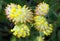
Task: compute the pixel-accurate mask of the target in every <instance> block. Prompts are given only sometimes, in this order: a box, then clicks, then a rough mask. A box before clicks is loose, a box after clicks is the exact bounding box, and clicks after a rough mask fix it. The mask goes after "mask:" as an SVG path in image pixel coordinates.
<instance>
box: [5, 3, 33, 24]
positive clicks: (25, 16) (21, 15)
mask: <svg viewBox="0 0 60 41" xmlns="http://www.w3.org/2000/svg"><path fill="white" fill-rule="evenodd" d="M5 12H6V15H7V16H8V18H9V19H11V20H12V21H13V22H15V23H18V22H21V23H25V22H30V20H32V17H33V15H32V12H31V10H30V9H28V7H26V5H24V6H23V7H22V6H20V5H15V4H10V5H8V6H7V7H6V9H5Z"/></svg>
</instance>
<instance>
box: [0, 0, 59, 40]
mask: <svg viewBox="0 0 60 41" xmlns="http://www.w3.org/2000/svg"><path fill="white" fill-rule="evenodd" d="M43 1H44V2H46V3H47V4H49V5H50V10H49V13H48V16H47V19H48V22H50V23H52V24H53V25H54V28H53V32H52V34H51V35H50V36H45V37H46V38H45V41H60V0H0V41H21V40H22V41H36V39H35V36H36V35H37V32H36V31H34V30H32V33H34V34H31V36H30V37H26V38H21V39H18V38H16V37H15V36H13V35H12V33H11V32H9V31H10V29H12V28H13V27H14V24H13V23H12V22H11V21H9V20H8V19H7V18H6V15H5V11H4V9H5V7H6V6H7V4H10V3H15V4H20V5H21V6H23V5H27V6H28V7H30V8H31V9H32V11H33V12H34V9H35V7H36V6H37V4H39V3H40V2H43ZM33 29H34V28H33Z"/></svg>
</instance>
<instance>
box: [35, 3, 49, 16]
mask: <svg viewBox="0 0 60 41" xmlns="http://www.w3.org/2000/svg"><path fill="white" fill-rule="evenodd" d="M48 11H49V5H48V4H47V3H44V2H42V3H40V4H38V6H37V7H36V10H35V14H36V15H40V16H45V15H46V14H47V13H48Z"/></svg>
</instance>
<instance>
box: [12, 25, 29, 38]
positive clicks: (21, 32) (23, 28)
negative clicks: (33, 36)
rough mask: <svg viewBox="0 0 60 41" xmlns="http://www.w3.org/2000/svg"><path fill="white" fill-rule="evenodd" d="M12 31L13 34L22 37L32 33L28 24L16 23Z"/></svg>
mask: <svg viewBox="0 0 60 41" xmlns="http://www.w3.org/2000/svg"><path fill="white" fill-rule="evenodd" d="M11 32H13V35H15V36H17V37H18V38H20V37H26V36H29V35H30V30H29V28H28V26H27V25H25V24H22V25H15V26H14V28H13V29H11Z"/></svg>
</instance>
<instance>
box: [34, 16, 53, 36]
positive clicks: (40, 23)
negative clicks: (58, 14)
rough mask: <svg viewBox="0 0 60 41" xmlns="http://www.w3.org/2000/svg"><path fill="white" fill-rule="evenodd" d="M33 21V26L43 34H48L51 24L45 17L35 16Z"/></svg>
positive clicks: (50, 30)
mask: <svg viewBox="0 0 60 41" xmlns="http://www.w3.org/2000/svg"><path fill="white" fill-rule="evenodd" d="M34 21H35V23H34V24H35V28H36V29H37V30H38V31H40V32H43V33H44V34H45V35H50V33H51V32H52V24H48V22H47V20H46V18H44V17H43V16H35V17H34Z"/></svg>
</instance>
